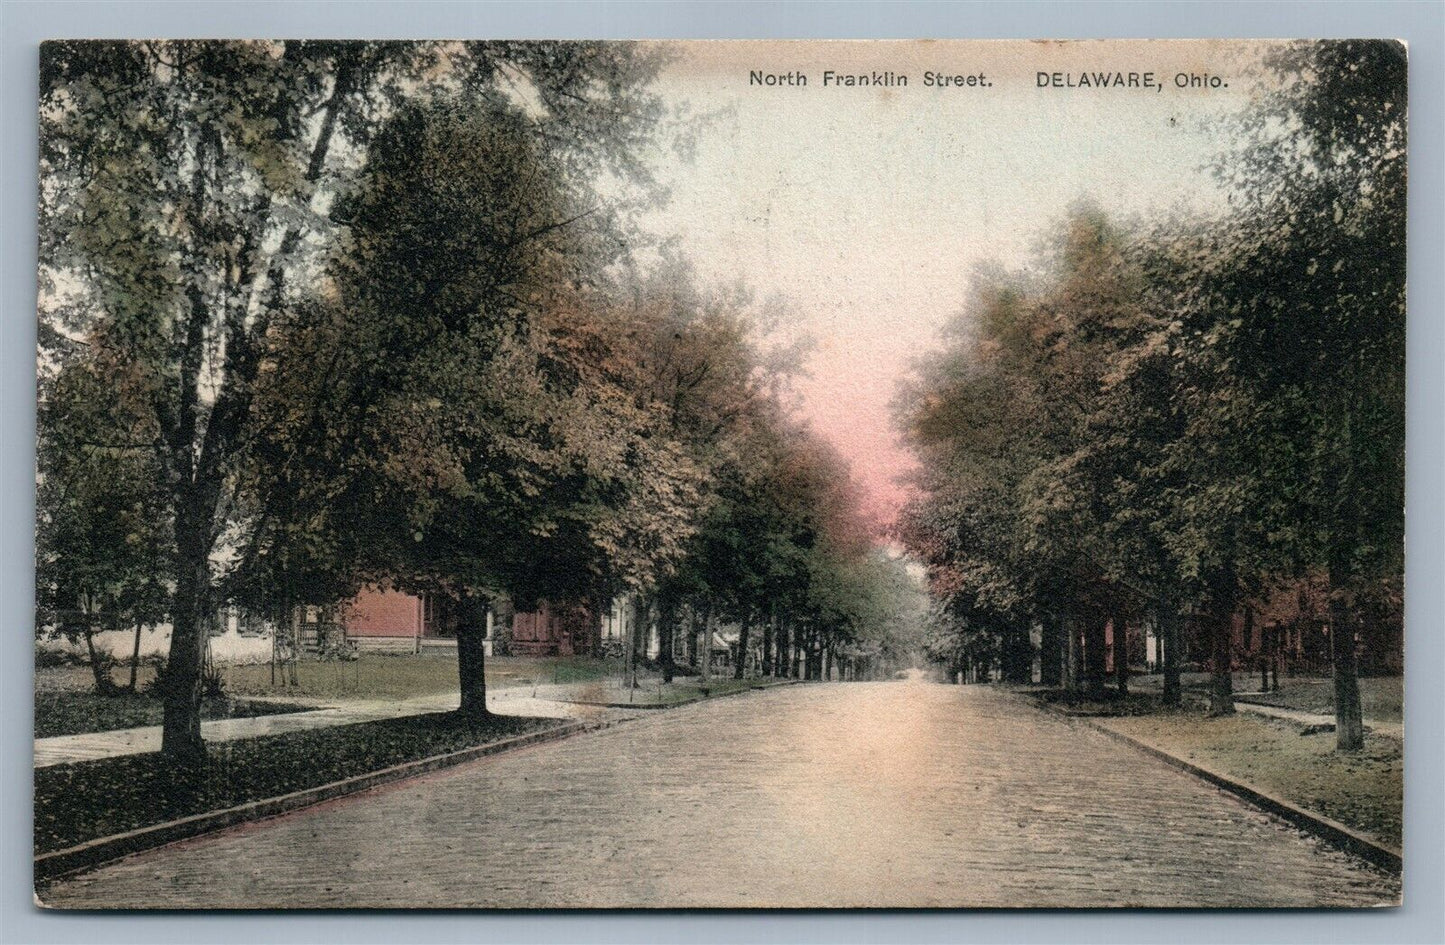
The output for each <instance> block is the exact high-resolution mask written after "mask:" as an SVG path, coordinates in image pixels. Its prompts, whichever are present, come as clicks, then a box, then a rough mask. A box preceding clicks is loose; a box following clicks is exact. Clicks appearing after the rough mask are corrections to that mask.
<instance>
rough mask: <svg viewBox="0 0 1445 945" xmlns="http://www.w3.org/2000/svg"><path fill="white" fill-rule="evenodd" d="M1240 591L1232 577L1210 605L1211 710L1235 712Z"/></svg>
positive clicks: (1215, 713) (1225, 712)
mask: <svg viewBox="0 0 1445 945" xmlns="http://www.w3.org/2000/svg"><path fill="white" fill-rule="evenodd" d="M1235 600H1236V592H1235V590H1234V581H1233V579H1230V580H1229V581H1228V583H1227V584H1226V586H1225V590H1224V591H1223V592H1222V593H1221V594H1220V595H1219V598H1218V600H1216V601H1214V602H1213V604H1212V605H1211V606H1210V613H1209V622H1210V628H1209V629H1210V640H1211V642H1212V644H1213V647H1212V652H1211V655H1210V664H1211V665H1210V680H1209V714H1210V715H1233V714H1234V665H1233V663H1234V605H1235Z"/></svg>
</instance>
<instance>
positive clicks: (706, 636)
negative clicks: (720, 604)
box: [698, 607, 717, 682]
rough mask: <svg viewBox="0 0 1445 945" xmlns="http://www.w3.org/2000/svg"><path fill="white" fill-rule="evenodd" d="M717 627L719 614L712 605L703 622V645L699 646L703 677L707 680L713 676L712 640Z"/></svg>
mask: <svg viewBox="0 0 1445 945" xmlns="http://www.w3.org/2000/svg"><path fill="white" fill-rule="evenodd" d="M716 627H717V615H716V614H714V613H713V609H712V607H708V609H707V614H706V616H705V617H704V618H703V622H702V645H701V646H700V647H699V650H700V652H699V654H698V655H699V656H700V657H701V659H702V679H703V682H707V681H708V680H709V679H711V678H712V641H713V633H714V631H715V629H716Z"/></svg>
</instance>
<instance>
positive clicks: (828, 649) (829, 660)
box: [823, 642, 833, 682]
mask: <svg viewBox="0 0 1445 945" xmlns="http://www.w3.org/2000/svg"><path fill="white" fill-rule="evenodd" d="M823 678H824V679H825V680H827V681H828V682H832V681H833V644H832V643H831V642H829V643H825V644H824V645H823Z"/></svg>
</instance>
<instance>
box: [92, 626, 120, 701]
mask: <svg viewBox="0 0 1445 945" xmlns="http://www.w3.org/2000/svg"><path fill="white" fill-rule="evenodd" d="M85 649H86V651H87V652H88V653H89V654H90V673H91V675H92V676H94V677H95V693H96V695H99V696H108V695H110V693H111V690H112V689H113V688H114V683H113V682H112V680H111V678H110V669H109V668H108V667H106V666H102V665H101V659H100V654H99V653H97V652H96V651H95V631H94V630H92V629H91V628H90V627H86V628H85Z"/></svg>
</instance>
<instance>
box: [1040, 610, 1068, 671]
mask: <svg viewBox="0 0 1445 945" xmlns="http://www.w3.org/2000/svg"><path fill="white" fill-rule="evenodd" d="M1039 625H1040V631H1041V632H1040V634H1039V682H1040V683H1041V684H1043V685H1045V686H1055V687H1057V686H1059V685H1061V684H1062V683H1063V681H1064V672H1063V669H1064V667H1063V655H1064V654H1063V648H1064V640H1063V635H1062V634H1060V633H1059V621H1058V618H1057V617H1055V616H1054V615H1053V614H1044V616H1043V618H1042V619H1041V620H1040V622H1039Z"/></svg>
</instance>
